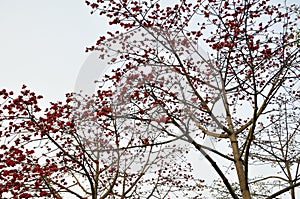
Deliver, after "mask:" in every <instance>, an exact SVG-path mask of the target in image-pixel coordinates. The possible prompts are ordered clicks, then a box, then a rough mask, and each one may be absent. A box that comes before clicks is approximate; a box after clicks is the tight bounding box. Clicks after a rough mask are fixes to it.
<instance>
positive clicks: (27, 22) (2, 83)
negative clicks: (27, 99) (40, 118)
mask: <svg viewBox="0 0 300 199" xmlns="http://www.w3.org/2000/svg"><path fill="white" fill-rule="evenodd" d="M104 24H105V23H103V21H101V20H100V17H99V16H97V15H91V14H90V10H89V8H88V7H87V6H86V5H85V3H84V0H79V1H78V0H76V1H74V0H51V1H50V0H26V1H22V0H16V1H11V0H0V28H1V29H0V30H1V31H0V88H6V89H12V90H19V89H20V88H21V86H22V84H26V85H28V87H29V88H30V89H31V90H33V91H35V92H37V93H38V94H42V95H44V97H45V100H46V101H56V100H61V99H63V98H64V95H65V93H67V92H72V91H74V85H75V81H76V78H77V75H78V72H79V70H80V68H81V66H82V64H83V63H84V61H85V60H86V59H87V55H88V54H87V53H85V52H84V51H85V47H87V46H91V45H93V44H94V43H95V41H96V40H97V39H98V37H99V35H100V34H103V33H104V32H105V31H106V30H107V27H106V28H103V25H104Z"/></svg>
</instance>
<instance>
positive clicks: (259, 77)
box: [86, 0, 299, 198]
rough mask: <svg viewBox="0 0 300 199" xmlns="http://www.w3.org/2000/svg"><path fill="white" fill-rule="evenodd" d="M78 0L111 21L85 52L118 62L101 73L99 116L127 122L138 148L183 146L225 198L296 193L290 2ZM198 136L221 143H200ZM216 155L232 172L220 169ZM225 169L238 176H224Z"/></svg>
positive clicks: (295, 61)
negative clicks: (102, 108)
mask: <svg viewBox="0 0 300 199" xmlns="http://www.w3.org/2000/svg"><path fill="white" fill-rule="evenodd" d="M86 3H87V4H88V5H89V6H90V7H91V8H92V12H93V13H98V14H100V15H101V16H105V17H107V18H109V20H110V21H109V24H110V25H112V26H114V25H115V26H117V27H118V28H119V30H118V31H116V32H107V35H105V36H101V37H100V39H99V40H98V41H97V44H96V45H95V46H92V47H90V48H87V51H90V50H98V51H99V52H100V58H102V59H110V63H109V64H114V63H115V64H116V65H119V66H120V65H121V66H120V67H118V68H115V69H114V70H113V71H112V74H108V75H107V76H106V80H104V83H105V84H106V85H107V86H105V84H102V83H103V82H102V81H101V86H100V88H99V91H98V94H99V95H98V96H100V98H101V96H103V93H106V92H107V89H109V91H110V92H112V94H111V98H112V100H110V101H109V102H108V103H107V105H108V106H109V108H110V111H109V113H107V115H109V116H110V117H111V118H112V119H114V120H115V119H117V120H121V121H122V120H124V121H132V126H134V127H135V129H137V130H136V131H139V133H137V135H143V136H146V137H143V138H142V139H143V140H147V144H146V146H145V145H140V146H139V147H141V148H148V147H153V146H158V145H161V146H163V145H164V144H165V143H170V142H175V141H177V140H181V141H184V142H186V143H189V146H193V147H195V148H196V149H197V150H198V151H199V155H200V154H202V155H204V156H205V158H206V159H207V160H208V161H209V162H210V163H211V165H212V170H215V172H217V173H218V175H219V176H220V179H221V181H222V183H223V185H224V186H225V187H226V188H227V192H225V194H226V195H227V196H228V195H230V197H231V198H240V197H241V198H251V197H258V198H261V197H269V198H272V197H276V196H278V195H281V194H283V193H285V192H287V191H290V197H291V198H295V197H296V196H295V194H296V193H295V188H296V187H298V186H299V183H298V180H299V172H298V171H299V169H298V167H299V148H298V141H297V140H298V136H299V127H298V125H297V121H299V120H298V117H297V115H298V113H299V38H298V37H297V35H296V31H297V29H298V28H297V27H298V25H299V17H298V16H297V14H296V12H295V8H296V6H295V5H291V4H290V3H289V2H288V1H286V2H285V3H284V4H276V3H274V2H272V1H254V0H250V1H249V0H247V1H246V0H232V1H218V0H208V1H185V0H181V1H176V2H174V1H172V2H167V1H155V2H153V1H97V2H91V1H86ZM199 46H201V47H202V49H205V51H203V50H201V49H200V48H199ZM103 85H104V86H103ZM101 99H102V98H101ZM104 102H105V103H106V101H105V100H104ZM141 132H143V133H141ZM124 136H125V137H127V136H128V135H126V134H123V135H120V137H124ZM205 136H206V137H208V136H209V137H212V138H215V139H216V140H217V141H218V142H219V143H218V144H219V146H222V148H221V149H212V148H209V147H207V146H203V145H202V141H201V140H202V138H203V137H205ZM136 147H138V146H136ZM224 147H225V148H226V150H224ZM208 152H210V153H208ZM221 158H224V159H225V160H226V161H227V164H225V165H227V168H228V169H229V168H230V167H231V166H232V169H233V170H232V171H231V172H228V170H223V169H222V168H223V166H224V165H223V161H224V160H221ZM257 164H263V170H262V172H259V171H258V170H256V172H253V171H255V168H256V166H257ZM260 168H262V167H260ZM233 171H234V172H235V174H236V177H237V178H236V179H229V176H231V173H232V172H233ZM265 171H267V172H265ZM278 172H279V173H278ZM191 177H193V176H191ZM277 180H279V181H280V185H279V184H278V183H277ZM235 185H237V186H235ZM270 186H272V187H273V188H274V189H272V190H269V188H270ZM282 186H284V188H282ZM257 187H258V188H261V189H260V191H259V190H258V189H257ZM262 190H265V191H264V192H263V191H262ZM266 190H268V191H266ZM220 191H223V190H220ZM222 197H224V196H222Z"/></svg>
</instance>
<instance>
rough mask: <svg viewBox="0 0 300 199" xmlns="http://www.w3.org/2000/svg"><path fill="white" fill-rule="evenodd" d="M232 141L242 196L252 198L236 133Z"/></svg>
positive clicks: (246, 198) (244, 198)
mask: <svg viewBox="0 0 300 199" xmlns="http://www.w3.org/2000/svg"><path fill="white" fill-rule="evenodd" d="M230 142H231V147H232V152H233V157H234V160H235V168H236V172H237V176H238V179H239V185H240V189H241V192H242V197H243V199H251V196H250V191H249V186H248V183H247V180H246V178H247V176H246V175H245V169H244V165H243V162H242V159H241V156H240V151H239V147H238V142H237V139H236V135H235V134H232V135H230Z"/></svg>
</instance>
